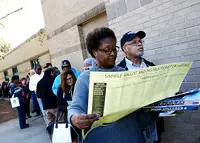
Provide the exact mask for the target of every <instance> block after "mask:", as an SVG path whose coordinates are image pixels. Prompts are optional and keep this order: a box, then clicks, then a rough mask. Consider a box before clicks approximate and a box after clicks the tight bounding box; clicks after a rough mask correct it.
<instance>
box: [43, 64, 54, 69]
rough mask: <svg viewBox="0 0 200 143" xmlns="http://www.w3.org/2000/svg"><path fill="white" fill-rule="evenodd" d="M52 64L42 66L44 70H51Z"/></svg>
mask: <svg viewBox="0 0 200 143" xmlns="http://www.w3.org/2000/svg"><path fill="white" fill-rule="evenodd" d="M52 67H53V66H52V64H51V63H46V65H45V66H44V69H48V68H52Z"/></svg>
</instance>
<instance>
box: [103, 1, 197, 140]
mask: <svg viewBox="0 0 200 143" xmlns="http://www.w3.org/2000/svg"><path fill="white" fill-rule="evenodd" d="M105 3H106V11H107V16H108V23H109V27H110V28H112V29H113V30H114V31H115V33H116V36H117V38H118V44H119V40H120V38H121V37H122V35H123V34H124V33H125V32H127V31H138V30H144V31H145V32H146V33H147V36H146V38H145V58H146V59H148V60H150V61H153V62H154V63H155V64H157V65H159V64H165V63H172V62H183V61H193V66H192V69H191V70H190V72H189V74H188V75H187V77H186V79H185V81H184V83H183V85H182V90H183V91H185V90H188V89H192V88H195V87H200V14H199V13H200V0H105ZM123 57H124V54H123V53H122V52H120V53H119V55H118V61H119V60H121V59H122V58H123ZM165 124H166V131H165V133H164V134H163V141H164V142H167V143H173V142H174V143H179V142H180V143H197V142H198V138H199V137H200V112H199V111H195V112H192V111H190V112H186V113H184V114H182V115H180V116H178V117H169V118H165Z"/></svg>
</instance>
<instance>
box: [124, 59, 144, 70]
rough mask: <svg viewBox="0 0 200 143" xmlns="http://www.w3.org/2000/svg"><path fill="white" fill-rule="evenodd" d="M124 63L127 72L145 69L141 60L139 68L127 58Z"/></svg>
mask: <svg viewBox="0 0 200 143" xmlns="http://www.w3.org/2000/svg"><path fill="white" fill-rule="evenodd" d="M125 61H126V67H127V68H128V70H136V69H141V68H146V67H147V65H146V64H145V62H144V59H143V58H142V60H141V64H140V65H139V66H137V65H136V64H134V63H133V62H132V61H130V60H129V59H127V58H125Z"/></svg>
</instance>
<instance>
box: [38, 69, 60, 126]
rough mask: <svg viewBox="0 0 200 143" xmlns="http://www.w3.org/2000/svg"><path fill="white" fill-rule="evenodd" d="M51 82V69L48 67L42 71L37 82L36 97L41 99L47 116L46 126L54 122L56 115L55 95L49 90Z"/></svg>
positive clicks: (52, 79)
mask: <svg viewBox="0 0 200 143" xmlns="http://www.w3.org/2000/svg"><path fill="white" fill-rule="evenodd" d="M53 82H54V76H53V69H52V68H48V69H46V70H45V72H44V77H43V78H42V79H41V80H40V81H39V82H38V84H37V97H38V98H40V99H41V100H42V103H43V108H44V110H45V112H46V117H47V126H48V125H50V124H52V123H54V121H55V117H56V107H57V97H56V96H55V95H54V94H53V92H52V90H51V87H52V85H53Z"/></svg>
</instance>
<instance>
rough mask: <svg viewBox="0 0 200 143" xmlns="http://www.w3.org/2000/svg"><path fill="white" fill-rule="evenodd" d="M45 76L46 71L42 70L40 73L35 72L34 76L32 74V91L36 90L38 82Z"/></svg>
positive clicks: (30, 83)
mask: <svg viewBox="0 0 200 143" xmlns="http://www.w3.org/2000/svg"><path fill="white" fill-rule="evenodd" d="M43 76H44V72H41V74H40V75H39V74H34V75H33V76H31V78H30V82H29V89H30V91H34V92H36V90H37V84H38V82H39V81H40V80H41V79H42V78H43Z"/></svg>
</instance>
